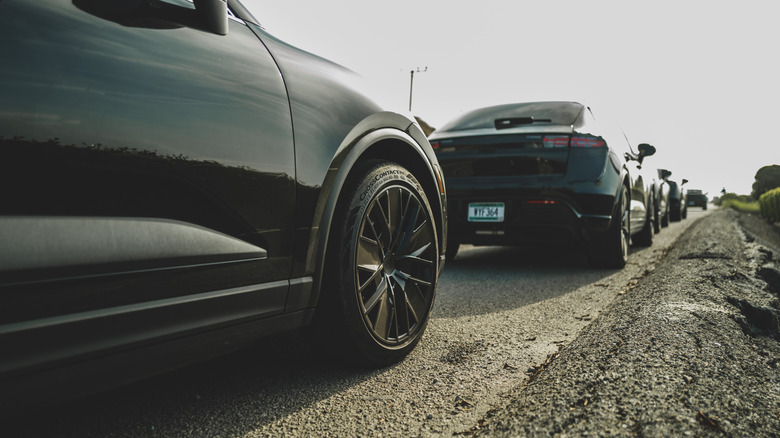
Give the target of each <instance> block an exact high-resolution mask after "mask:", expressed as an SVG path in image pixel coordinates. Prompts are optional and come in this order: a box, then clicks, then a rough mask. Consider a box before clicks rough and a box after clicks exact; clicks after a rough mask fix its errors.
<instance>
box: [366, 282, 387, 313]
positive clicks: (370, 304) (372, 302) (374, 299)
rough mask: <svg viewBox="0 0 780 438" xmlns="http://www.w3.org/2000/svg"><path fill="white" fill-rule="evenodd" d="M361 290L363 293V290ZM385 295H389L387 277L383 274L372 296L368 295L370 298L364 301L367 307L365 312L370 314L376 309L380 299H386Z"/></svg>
mask: <svg viewBox="0 0 780 438" xmlns="http://www.w3.org/2000/svg"><path fill="white" fill-rule="evenodd" d="M366 285H368V283H366ZM360 292H361V294H362V292H363V290H361V291H360ZM385 295H387V279H386V278H385V277H384V276H382V278H381V279H380V280H379V283H378V284H377V287H376V289H374V291H373V293H372V294H371V296H370V297H368V299H367V300H365V302H364V303H363V307H364V309H365V310H364V311H363V312H364V313H366V314H368V313H370V312H371V311H372V310H374V307H376V305H377V303H379V302H380V301H386V300H383V298H384V297H385Z"/></svg>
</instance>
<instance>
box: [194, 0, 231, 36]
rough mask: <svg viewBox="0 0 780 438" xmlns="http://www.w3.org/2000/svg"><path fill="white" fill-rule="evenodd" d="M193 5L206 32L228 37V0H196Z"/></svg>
mask: <svg viewBox="0 0 780 438" xmlns="http://www.w3.org/2000/svg"><path fill="white" fill-rule="evenodd" d="M193 3H194V4H195V12H196V13H197V14H198V17H199V18H200V21H201V23H202V24H203V26H204V27H205V28H206V30H208V31H209V32H213V33H215V34H217V35H227V33H228V14H227V0H194V1H193Z"/></svg>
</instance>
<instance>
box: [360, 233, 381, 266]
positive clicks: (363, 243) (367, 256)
mask: <svg viewBox="0 0 780 438" xmlns="http://www.w3.org/2000/svg"><path fill="white" fill-rule="evenodd" d="M357 263H358V265H362V266H377V267H378V266H379V265H381V264H382V247H381V245H379V242H377V241H375V240H371V239H369V238H367V237H362V236H361V237H360V240H358V248H357Z"/></svg>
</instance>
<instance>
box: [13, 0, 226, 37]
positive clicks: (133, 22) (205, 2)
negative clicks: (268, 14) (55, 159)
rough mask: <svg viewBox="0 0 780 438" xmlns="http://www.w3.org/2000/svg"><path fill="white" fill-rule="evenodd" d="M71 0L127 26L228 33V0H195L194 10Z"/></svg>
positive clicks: (146, 1) (148, 1)
mask: <svg viewBox="0 0 780 438" xmlns="http://www.w3.org/2000/svg"><path fill="white" fill-rule="evenodd" d="M0 1H2V0H0ZM72 1H73V5H74V6H76V7H77V8H79V9H81V10H82V11H84V12H86V13H88V14H92V15H94V16H96V17H98V18H102V19H104V20H109V21H113V22H114V23H118V24H121V25H122V26H127V27H140V28H145V29H161V30H162V29H179V28H181V27H185V26H186V27H192V28H194V29H199V30H202V31H205V32H211V33H215V34H217V35H227V32H228V14H227V0H193V4H194V5H195V10H194V11H193V10H192V8H188V7H183V6H177V5H174V4H171V3H167V2H163V1H159V0H158V1H153V0H112V1H106V0H72Z"/></svg>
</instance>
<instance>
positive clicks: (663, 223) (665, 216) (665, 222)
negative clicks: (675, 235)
mask: <svg viewBox="0 0 780 438" xmlns="http://www.w3.org/2000/svg"><path fill="white" fill-rule="evenodd" d="M669 216H670V213H669V207H667V210H666V211H665V212H664V214H663V216H661V226H662V227H664V228H665V227H668V226H669Z"/></svg>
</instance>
